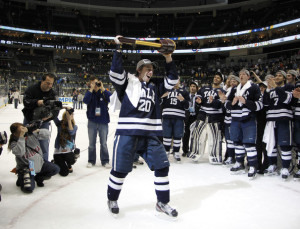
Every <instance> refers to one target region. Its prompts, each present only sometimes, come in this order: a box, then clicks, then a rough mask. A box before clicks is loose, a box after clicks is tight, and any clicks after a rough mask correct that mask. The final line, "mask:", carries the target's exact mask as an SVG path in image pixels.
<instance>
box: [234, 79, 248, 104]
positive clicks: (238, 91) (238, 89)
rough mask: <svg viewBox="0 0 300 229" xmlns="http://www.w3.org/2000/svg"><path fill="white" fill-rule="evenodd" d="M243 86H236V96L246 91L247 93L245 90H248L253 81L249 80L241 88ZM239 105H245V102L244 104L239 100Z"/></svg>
mask: <svg viewBox="0 0 300 229" xmlns="http://www.w3.org/2000/svg"><path fill="white" fill-rule="evenodd" d="M241 87H242V85H241V84H239V85H238V86H237V88H236V94H235V95H236V96H243V95H244V93H245V91H246V90H247V89H248V88H250V87H251V82H250V81H248V82H247V83H246V84H245V85H244V86H243V88H241ZM239 106H240V107H241V106H243V104H242V103H241V102H239Z"/></svg>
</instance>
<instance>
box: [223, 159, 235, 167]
mask: <svg viewBox="0 0 300 229" xmlns="http://www.w3.org/2000/svg"><path fill="white" fill-rule="evenodd" d="M234 163H235V160H234V159H233V158H232V157H228V158H227V159H226V160H225V161H223V165H224V166H226V167H229V166H233V165H234Z"/></svg>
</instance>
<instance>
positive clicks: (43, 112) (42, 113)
mask: <svg viewBox="0 0 300 229" xmlns="http://www.w3.org/2000/svg"><path fill="white" fill-rule="evenodd" d="M62 108H63V107H62V102H60V101H56V100H45V99H44V106H41V107H37V108H35V109H34V111H33V116H32V119H33V120H34V121H37V120H43V119H44V118H47V117H52V116H53V112H55V111H59V110H61V109H62Z"/></svg>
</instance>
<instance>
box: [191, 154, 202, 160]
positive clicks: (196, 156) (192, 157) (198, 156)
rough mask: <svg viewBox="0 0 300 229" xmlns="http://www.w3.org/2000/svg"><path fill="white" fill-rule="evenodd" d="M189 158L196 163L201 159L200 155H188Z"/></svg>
mask: <svg viewBox="0 0 300 229" xmlns="http://www.w3.org/2000/svg"><path fill="white" fill-rule="evenodd" d="M189 158H191V159H192V160H193V161H194V162H198V161H199V160H200V158H201V155H199V154H198V153H191V154H190V155H189Z"/></svg>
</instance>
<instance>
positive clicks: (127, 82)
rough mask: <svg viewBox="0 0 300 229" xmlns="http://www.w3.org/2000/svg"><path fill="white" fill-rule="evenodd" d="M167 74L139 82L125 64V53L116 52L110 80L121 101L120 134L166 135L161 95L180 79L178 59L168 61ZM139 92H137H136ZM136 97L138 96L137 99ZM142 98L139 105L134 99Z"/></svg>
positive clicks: (118, 129)
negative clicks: (157, 78)
mask: <svg viewBox="0 0 300 229" xmlns="http://www.w3.org/2000/svg"><path fill="white" fill-rule="evenodd" d="M166 73H167V75H166V77H165V78H164V79H163V80H156V81H153V82H150V83H145V82H139V81H138V79H137V77H136V76H134V75H132V74H128V73H126V72H125V71H124V69H123V66H122V54H121V53H119V52H115V53H114V56H113V60H112V65H111V70H110V73H109V75H110V80H111V82H112V84H113V86H114V87H115V90H116V92H117V94H118V98H119V100H120V101H121V110H120V114H119V121H118V126H117V129H116V135H140V136H162V123H161V110H160V104H159V102H160V97H161V96H162V94H163V93H164V92H166V91H167V90H171V89H172V88H173V87H174V85H176V83H177V82H178V75H177V71H176V67H175V64H174V62H171V63H166ZM132 91H137V94H134V95H133V94H132ZM133 97H135V98H133ZM136 99H137V100H138V103H137V105H136V106H135V104H133V102H132V101H133V100H136Z"/></svg>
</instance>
